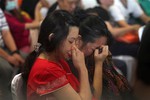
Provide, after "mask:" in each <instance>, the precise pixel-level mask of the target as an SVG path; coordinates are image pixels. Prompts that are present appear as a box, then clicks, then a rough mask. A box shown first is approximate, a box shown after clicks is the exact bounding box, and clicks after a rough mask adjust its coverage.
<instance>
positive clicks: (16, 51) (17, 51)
mask: <svg viewBox="0 0 150 100" xmlns="http://www.w3.org/2000/svg"><path fill="white" fill-rule="evenodd" d="M15 53H17V54H20V52H19V50H15V51H13V52H11V55H13V54H15Z"/></svg>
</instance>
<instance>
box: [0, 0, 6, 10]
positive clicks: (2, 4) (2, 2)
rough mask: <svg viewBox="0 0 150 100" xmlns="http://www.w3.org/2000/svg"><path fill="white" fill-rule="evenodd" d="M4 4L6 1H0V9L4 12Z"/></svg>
mask: <svg viewBox="0 0 150 100" xmlns="http://www.w3.org/2000/svg"><path fill="white" fill-rule="evenodd" d="M5 3H6V0H0V8H1V9H2V10H3V11H4V10H5Z"/></svg>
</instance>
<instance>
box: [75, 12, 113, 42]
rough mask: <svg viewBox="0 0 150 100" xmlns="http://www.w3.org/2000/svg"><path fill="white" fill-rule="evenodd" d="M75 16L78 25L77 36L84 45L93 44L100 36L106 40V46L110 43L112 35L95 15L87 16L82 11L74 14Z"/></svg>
mask: <svg viewBox="0 0 150 100" xmlns="http://www.w3.org/2000/svg"><path fill="white" fill-rule="evenodd" d="M75 16H76V18H77V19H78V23H79V24H80V25H79V34H80V35H81V37H82V41H83V43H84V45H86V44H87V43H88V42H95V39H97V38H99V37H101V36H106V37H107V38H108V41H107V43H108V45H110V44H111V43H112V41H113V38H112V35H111V33H110V32H109V30H108V28H107V26H106V24H105V22H104V20H103V19H102V18H100V17H98V16H95V15H89V14H87V13H86V11H84V10H80V11H77V12H75Z"/></svg>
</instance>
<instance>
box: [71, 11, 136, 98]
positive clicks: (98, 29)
mask: <svg viewBox="0 0 150 100" xmlns="http://www.w3.org/2000/svg"><path fill="white" fill-rule="evenodd" d="M75 16H76V17H77V18H78V19H79V20H78V21H79V23H80V25H79V34H80V35H81V37H80V38H79V41H78V42H77V43H76V44H77V45H78V47H79V48H80V50H81V51H82V52H83V53H84V55H85V56H86V65H87V68H88V71H89V80H90V83H91V85H92V87H93V92H97V91H100V92H101V93H102V94H101V99H102V100H112V99H113V100H133V98H132V93H131V88H130V86H129V84H128V82H127V80H126V78H125V77H123V76H122V75H120V74H119V73H118V72H117V71H116V69H115V65H113V63H112V58H111V54H110V53H109V55H108V56H107V58H106V59H97V58H101V57H102V56H104V54H103V52H106V51H107V49H108V45H109V44H110V43H111V40H112V36H111V33H110V32H109V31H108V29H107V26H106V24H105V23H104V21H103V20H102V19H101V18H100V17H97V16H94V15H87V14H82V13H79V14H76V15H75ZM97 48H101V49H102V51H99V49H98V50H97ZM97 53H98V55H97ZM70 65H71V61H70ZM71 69H72V71H73V72H74V74H75V75H76V76H77V77H78V75H77V73H78V72H77V71H76V70H75V69H74V67H73V65H72V67H71ZM98 70H100V72H99V71H98ZM98 84H101V85H100V86H98ZM95 89H97V90H95ZM98 93H99V92H98Z"/></svg>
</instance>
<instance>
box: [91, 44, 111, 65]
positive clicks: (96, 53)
mask: <svg viewBox="0 0 150 100" xmlns="http://www.w3.org/2000/svg"><path fill="white" fill-rule="evenodd" d="M101 48H102V51H101V52H99V49H96V50H95V51H94V59H95V63H97V62H103V61H104V60H105V58H106V57H107V56H108V53H109V50H108V46H101Z"/></svg>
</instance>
